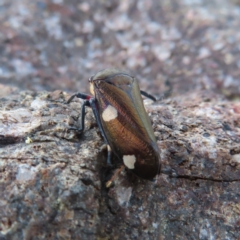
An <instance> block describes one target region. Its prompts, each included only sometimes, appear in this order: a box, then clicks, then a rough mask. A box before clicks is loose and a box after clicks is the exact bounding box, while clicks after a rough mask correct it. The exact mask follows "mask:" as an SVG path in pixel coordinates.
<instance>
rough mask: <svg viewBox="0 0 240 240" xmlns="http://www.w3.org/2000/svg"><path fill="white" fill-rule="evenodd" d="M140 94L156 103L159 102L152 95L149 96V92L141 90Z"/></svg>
mask: <svg viewBox="0 0 240 240" xmlns="http://www.w3.org/2000/svg"><path fill="white" fill-rule="evenodd" d="M140 93H141V94H142V95H143V96H145V97H147V98H149V99H151V100H153V101H154V102H155V101H157V99H156V98H155V97H154V96H152V95H151V94H149V93H147V92H144V91H142V90H140Z"/></svg>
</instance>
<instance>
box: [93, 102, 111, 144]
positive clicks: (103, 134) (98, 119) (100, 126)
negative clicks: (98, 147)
mask: <svg viewBox="0 0 240 240" xmlns="http://www.w3.org/2000/svg"><path fill="white" fill-rule="evenodd" d="M89 104H90V106H91V108H92V110H93V114H94V116H95V118H96V121H97V124H98V127H99V129H100V132H101V134H102V136H103V138H104V141H105V142H106V143H108V141H107V138H106V136H105V133H104V131H103V127H102V124H101V120H100V117H99V112H98V108H97V104H96V99H95V98H91V99H90V100H89Z"/></svg>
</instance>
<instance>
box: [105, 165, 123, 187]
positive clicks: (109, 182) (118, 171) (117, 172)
mask: <svg viewBox="0 0 240 240" xmlns="http://www.w3.org/2000/svg"><path fill="white" fill-rule="evenodd" d="M124 167H125V166H124V165H122V166H121V167H120V168H118V169H117V170H116V171H115V173H114V174H113V176H112V177H111V179H110V180H108V181H107V182H106V187H107V188H109V187H111V185H112V183H113V181H114V180H115V179H116V177H117V176H118V174H119V173H120V172H121V171H122V170H123V169H124Z"/></svg>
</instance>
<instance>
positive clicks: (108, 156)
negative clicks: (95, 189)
mask: <svg viewBox="0 0 240 240" xmlns="http://www.w3.org/2000/svg"><path fill="white" fill-rule="evenodd" d="M107 151H108V155H107V165H108V166H112V149H111V147H110V146H109V145H107Z"/></svg>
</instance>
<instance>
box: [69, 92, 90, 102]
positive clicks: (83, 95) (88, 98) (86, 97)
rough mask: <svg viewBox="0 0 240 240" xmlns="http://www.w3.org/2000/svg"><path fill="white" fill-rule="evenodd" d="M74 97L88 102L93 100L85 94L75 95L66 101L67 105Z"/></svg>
mask: <svg viewBox="0 0 240 240" xmlns="http://www.w3.org/2000/svg"><path fill="white" fill-rule="evenodd" d="M75 97H77V98H81V99H84V100H90V99H91V98H93V97H92V96H90V95H87V94H85V93H75V94H73V95H72V96H71V97H70V98H69V99H68V100H67V103H70V102H71V101H72V100H73V99H74V98H75Z"/></svg>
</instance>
